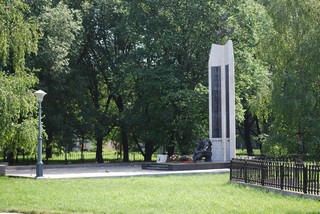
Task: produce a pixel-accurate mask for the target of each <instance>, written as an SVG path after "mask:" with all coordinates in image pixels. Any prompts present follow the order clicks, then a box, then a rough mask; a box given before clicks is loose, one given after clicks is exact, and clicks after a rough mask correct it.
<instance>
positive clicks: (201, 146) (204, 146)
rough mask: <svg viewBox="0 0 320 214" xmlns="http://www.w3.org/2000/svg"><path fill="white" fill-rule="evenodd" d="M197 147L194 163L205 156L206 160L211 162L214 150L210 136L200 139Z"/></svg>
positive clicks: (193, 158)
mask: <svg viewBox="0 0 320 214" xmlns="http://www.w3.org/2000/svg"><path fill="white" fill-rule="evenodd" d="M197 143H198V145H197V149H196V152H195V153H194V154H193V157H192V160H193V162H194V163H196V162H197V160H202V158H203V157H204V158H205V162H211V161H212V160H211V156H212V150H211V148H212V147H211V146H212V143H211V141H210V139H209V138H207V139H204V140H201V139H198V141H197Z"/></svg>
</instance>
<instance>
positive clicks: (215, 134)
mask: <svg viewBox="0 0 320 214" xmlns="http://www.w3.org/2000/svg"><path fill="white" fill-rule="evenodd" d="M208 64H209V69H208V70H209V118H210V119H209V125H210V127H209V131H210V134H209V137H210V140H211V142H212V161H213V162H226V161H230V160H231V159H232V158H234V157H235V155H236V128H235V87H234V84H235V80H234V57H233V45H232V41H231V40H229V41H228V42H227V43H226V44H225V45H217V44H213V45H212V47H211V51H210V58H209V63H208Z"/></svg>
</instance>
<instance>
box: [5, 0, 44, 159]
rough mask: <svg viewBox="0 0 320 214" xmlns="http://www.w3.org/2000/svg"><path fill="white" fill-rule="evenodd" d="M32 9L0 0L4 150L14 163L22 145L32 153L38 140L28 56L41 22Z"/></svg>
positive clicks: (34, 43) (37, 35)
mask: <svg viewBox="0 0 320 214" xmlns="http://www.w3.org/2000/svg"><path fill="white" fill-rule="evenodd" d="M28 10H29V7H28V5H26V4H24V3H23V2H21V1H19V0H14V1H6V0H2V1H0V29H1V31H0V150H1V151H2V152H7V154H8V155H10V159H9V162H10V164H12V161H13V156H14V155H16V154H17V151H18V149H20V150H24V151H25V152H31V153H32V152H34V151H35V148H36V147H35V145H36V142H37V120H36V117H35V116H34V115H35V113H36V110H37V108H36V106H37V105H36V99H35V97H34V95H33V93H32V91H33V90H32V87H34V85H35V83H36V82H37V79H36V78H35V76H34V75H33V74H32V72H31V71H30V70H28V69H27V68H26V65H25V58H26V56H27V55H29V54H31V53H36V51H37V48H38V46H37V42H38V39H39V25H38V23H37V22H36V20H35V19H34V17H28V16H27V14H28Z"/></svg>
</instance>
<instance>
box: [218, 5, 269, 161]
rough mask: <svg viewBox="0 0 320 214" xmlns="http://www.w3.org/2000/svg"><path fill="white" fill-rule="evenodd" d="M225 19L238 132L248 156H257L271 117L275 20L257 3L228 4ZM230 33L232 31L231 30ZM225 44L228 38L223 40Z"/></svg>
mask: <svg viewBox="0 0 320 214" xmlns="http://www.w3.org/2000/svg"><path fill="white" fill-rule="evenodd" d="M223 8H224V10H225V11H227V12H226V15H225V16H224V17H223V18H224V19H225V20H226V21H225V22H226V25H227V29H232V33H231V35H230V37H229V38H231V39H232V41H233V46H234V56H235V72H236V75H235V86H236V120H237V133H238V134H239V136H240V138H238V140H239V141H240V140H241V141H244V144H245V148H246V150H247V154H248V155H253V145H252V144H253V143H252V142H253V139H254V137H258V136H259V135H260V134H261V133H262V132H268V130H267V129H265V130H263V129H262V128H263V127H264V126H262V125H260V124H264V123H265V122H266V121H267V120H268V117H269V114H270V111H269V110H268V105H269V103H270V98H269V97H270V93H271V80H270V74H269V70H268V67H267V63H266V62H265V61H264V58H263V56H264V55H263V53H264V48H265V44H266V41H267V40H268V37H269V35H270V34H271V32H272V20H271V18H270V17H269V15H268V13H267V11H266V9H265V8H264V6H263V5H261V4H259V3H257V2H256V1H253V0H249V1H233V0H231V1H226V4H224V7H223ZM229 31H230V30H229ZM221 42H222V43H225V42H226V38H222V41H221Z"/></svg>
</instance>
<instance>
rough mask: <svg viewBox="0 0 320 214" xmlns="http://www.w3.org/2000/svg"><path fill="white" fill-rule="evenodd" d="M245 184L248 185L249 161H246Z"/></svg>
mask: <svg viewBox="0 0 320 214" xmlns="http://www.w3.org/2000/svg"><path fill="white" fill-rule="evenodd" d="M244 182H245V183H248V161H247V160H245V161H244Z"/></svg>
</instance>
